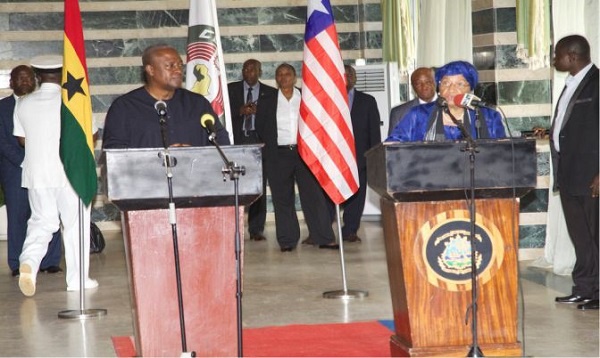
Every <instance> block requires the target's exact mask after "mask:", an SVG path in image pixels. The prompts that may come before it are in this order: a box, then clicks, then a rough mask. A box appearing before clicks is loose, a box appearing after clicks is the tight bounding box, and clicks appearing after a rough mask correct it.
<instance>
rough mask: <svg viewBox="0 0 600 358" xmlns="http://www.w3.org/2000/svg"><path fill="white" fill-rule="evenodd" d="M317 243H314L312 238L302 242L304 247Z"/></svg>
mask: <svg viewBox="0 0 600 358" xmlns="http://www.w3.org/2000/svg"><path fill="white" fill-rule="evenodd" d="M314 244H315V242H314V241H313V239H312V237H310V236H309V237H307V238H306V239H304V240H302V245H314Z"/></svg>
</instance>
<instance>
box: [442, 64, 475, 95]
mask: <svg viewBox="0 0 600 358" xmlns="http://www.w3.org/2000/svg"><path fill="white" fill-rule="evenodd" d="M454 75H462V76H463V77H464V78H465V80H467V82H469V85H470V86H471V90H474V89H475V86H477V80H478V77H479V76H478V75H477V69H475V66H473V65H472V64H470V63H469V62H466V61H453V62H450V63H447V64H445V65H444V66H442V67H440V68H438V69H437V71H435V82H436V83H437V84H439V83H440V81H441V80H442V78H444V76H454Z"/></svg>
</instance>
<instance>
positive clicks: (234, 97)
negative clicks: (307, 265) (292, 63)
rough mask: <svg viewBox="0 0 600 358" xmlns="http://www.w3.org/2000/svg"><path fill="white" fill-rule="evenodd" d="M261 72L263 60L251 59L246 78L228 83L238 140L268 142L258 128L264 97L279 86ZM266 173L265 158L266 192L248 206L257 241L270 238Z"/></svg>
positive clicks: (251, 229)
mask: <svg viewBox="0 0 600 358" xmlns="http://www.w3.org/2000/svg"><path fill="white" fill-rule="evenodd" d="M261 75H262V69H261V63H260V61H258V60H255V59H249V60H247V61H246V62H244V65H243V67H242V77H243V80H242V81H237V82H232V83H230V84H229V85H228V86H227V89H228V91H229V106H230V111H231V112H230V113H231V118H232V119H231V125H232V131H233V142H234V144H257V143H264V140H263V139H262V138H260V136H259V133H258V131H257V130H256V129H257V127H258V126H260V125H261V124H262V122H264V118H263V116H264V114H263V113H264V110H263V109H262V108H261V107H262V106H261V99H263V98H265V97H267V96H274V95H275V94H276V93H277V90H276V89H275V88H273V87H271V86H268V85H266V84H264V83H262V82H260V81H259V80H258V79H259V78H260V76H261ZM249 92H250V93H249ZM263 156H264V150H263ZM263 159H264V158H263ZM265 173H266V169H265V161H264V160H263V195H262V196H261V197H260V198H258V199H257V200H256V201H255V202H254V203H252V204H251V205H250V206H248V208H247V210H248V231H249V232H250V240H253V241H262V240H266V238H265V236H264V235H263V231H264V228H265V220H266V217H267V193H266V190H267V176H266V174H265Z"/></svg>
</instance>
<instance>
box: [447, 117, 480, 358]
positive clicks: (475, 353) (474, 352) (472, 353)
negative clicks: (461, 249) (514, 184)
mask: <svg viewBox="0 0 600 358" xmlns="http://www.w3.org/2000/svg"><path fill="white" fill-rule="evenodd" d="M443 109H444V112H446V114H448V116H450V119H451V120H452V122H454V124H456V126H457V127H458V129H459V130H460V132H461V133H462V135H463V137H464V138H465V141H466V142H467V144H466V147H465V148H463V149H462V151H468V152H469V175H470V178H469V179H470V193H471V194H470V199H471V200H470V201H469V212H470V218H469V219H470V224H471V225H470V239H471V307H470V310H471V321H472V325H471V332H472V334H473V338H472V342H473V344H472V345H471V349H470V350H469V353H468V354H467V357H484V355H483V352H482V351H481V349H480V348H479V345H478V343H477V265H476V263H475V261H476V260H475V255H476V253H477V250H476V247H475V153H476V152H477V144H476V143H475V140H474V139H473V136H471V133H469V131H468V130H467V129H465V126H464V125H463V123H462V122H461V121H459V120H458V119H456V117H454V115H452V113H451V112H450V110H449V109H448V107H443ZM467 312H468V310H467ZM467 314H468V313H467ZM468 319H469V318H468V316H467V317H466V318H465V323H466V321H468Z"/></svg>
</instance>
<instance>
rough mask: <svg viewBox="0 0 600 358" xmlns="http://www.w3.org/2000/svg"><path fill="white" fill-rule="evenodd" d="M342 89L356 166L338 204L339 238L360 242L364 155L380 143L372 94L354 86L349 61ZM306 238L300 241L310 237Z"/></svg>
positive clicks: (363, 200) (365, 162) (365, 196)
mask: <svg viewBox="0 0 600 358" xmlns="http://www.w3.org/2000/svg"><path fill="white" fill-rule="evenodd" d="M344 69H345V71H346V90H347V91H348V105H349V106H350V117H351V119H352V132H353V133H354V147H355V150H356V164H357V167H358V182H359V187H358V191H357V192H356V193H354V195H352V196H351V197H350V198H348V200H346V201H345V202H343V203H342V204H341V205H340V206H341V207H343V209H344V213H343V223H344V224H343V226H342V239H343V240H344V241H347V242H361V241H362V239H361V238H360V237H359V236H358V235H357V232H358V229H359V227H360V219H361V217H362V213H363V209H364V208H365V199H366V198H367V158H365V153H366V152H367V150H369V149H371V148H372V147H374V146H375V145H377V144H379V143H381V130H380V123H379V122H380V117H379V109H378V108H377V101H376V100H375V97H373V96H371V95H369V94H366V93H364V92H361V91H357V90H356V89H355V88H354V85H355V84H356V71H355V70H354V68H353V67H352V66H350V65H345V66H344ZM328 201H329V208H330V209H329V210H330V214H331V216H332V218H335V204H334V203H333V202H332V201H331V200H328ZM311 239H312V238H309V239H307V240H305V241H303V243H307V244H310V242H307V241H308V240H311Z"/></svg>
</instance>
